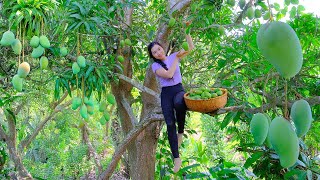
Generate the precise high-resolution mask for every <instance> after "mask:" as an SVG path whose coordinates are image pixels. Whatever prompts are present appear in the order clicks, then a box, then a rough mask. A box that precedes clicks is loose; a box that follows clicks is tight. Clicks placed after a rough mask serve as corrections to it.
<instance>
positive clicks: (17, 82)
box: [11, 74, 23, 92]
mask: <svg viewBox="0 0 320 180" xmlns="http://www.w3.org/2000/svg"><path fill="white" fill-rule="evenodd" d="M11 82H12V85H13V88H14V89H15V90H17V91H19V92H21V91H22V85H23V79H22V78H20V77H19V76H18V74H16V75H14V76H13V78H12V81H11Z"/></svg>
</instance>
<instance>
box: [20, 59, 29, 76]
mask: <svg viewBox="0 0 320 180" xmlns="http://www.w3.org/2000/svg"><path fill="white" fill-rule="evenodd" d="M29 72H30V65H29V63H27V62H23V63H21V64H20V65H19V68H18V76H19V77H20V78H26V77H27V75H28V74H29Z"/></svg>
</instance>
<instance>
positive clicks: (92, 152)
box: [81, 123, 102, 174]
mask: <svg viewBox="0 0 320 180" xmlns="http://www.w3.org/2000/svg"><path fill="white" fill-rule="evenodd" d="M81 130H82V133H83V140H84V143H85V144H86V145H87V146H88V149H89V156H90V157H91V158H93V159H94V162H95V164H96V166H97V167H98V174H99V173H101V172H102V165H101V158H100V156H99V155H98V153H97V152H96V150H95V149H94V148H93V146H92V144H91V142H90V139H89V133H88V131H89V129H88V127H87V125H86V123H85V125H84V126H83V128H81Z"/></svg>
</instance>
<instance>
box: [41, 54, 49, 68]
mask: <svg viewBox="0 0 320 180" xmlns="http://www.w3.org/2000/svg"><path fill="white" fill-rule="evenodd" d="M48 64H49V61H48V58H47V57H45V56H41V58H40V69H47V67H48Z"/></svg>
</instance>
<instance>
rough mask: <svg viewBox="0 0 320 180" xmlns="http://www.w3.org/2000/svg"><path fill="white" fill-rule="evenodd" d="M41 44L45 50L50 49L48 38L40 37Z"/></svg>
mask: <svg viewBox="0 0 320 180" xmlns="http://www.w3.org/2000/svg"><path fill="white" fill-rule="evenodd" d="M39 42H40V45H41V46H42V47H44V48H49V47H50V41H49V39H48V38H47V36H44V35H42V36H40V38H39Z"/></svg>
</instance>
